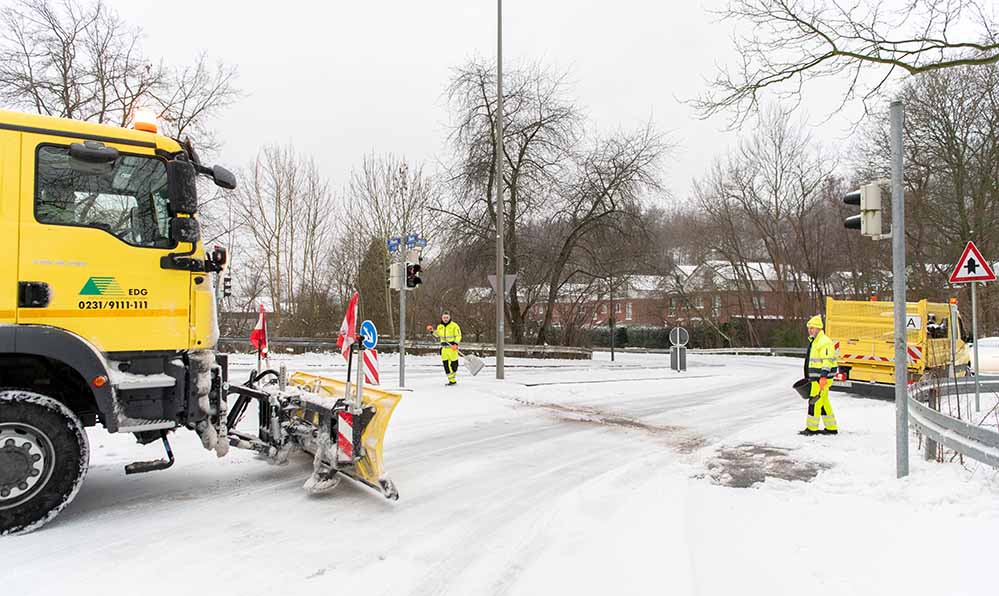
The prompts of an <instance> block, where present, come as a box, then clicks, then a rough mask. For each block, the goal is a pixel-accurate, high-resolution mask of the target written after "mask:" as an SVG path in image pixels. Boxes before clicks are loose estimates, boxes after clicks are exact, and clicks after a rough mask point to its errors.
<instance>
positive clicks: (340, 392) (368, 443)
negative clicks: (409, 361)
mask: <svg viewBox="0 0 999 596" xmlns="http://www.w3.org/2000/svg"><path fill="white" fill-rule="evenodd" d="M288 382H289V385H291V386H293V387H299V388H301V389H303V390H306V391H308V392H309V393H311V394H313V395H315V396H317V397H319V398H321V399H325V400H329V401H330V402H333V401H335V400H339V399H341V398H343V396H344V393H345V391H346V388H347V387H346V386H347V383H346V382H344V381H341V380H339V379H333V378H330V377H323V376H320V375H314V374H311V373H305V372H296V373H294V374H292V375H291V376H290V377H289V379H288ZM353 391H354V388H353V387H352V388H351V392H353ZM400 399H402V396H401V395H400V394H398V393H391V392H389V391H383V390H381V389H376V388H373V387H369V386H365V387H364V388H363V393H362V398H361V406H362V408H363V411H364V414H362V415H361V416H358V418H359V419H360V420H355V421H354V422H355V423H356V424H362V425H363V426H362V427H361V428H362V430H361V436H360V441H359V442H357V443H358V444H357V445H355V446H354V451H355V453H354V457H353V460H352V462H351V463H350V464H346V465H345V463H344V462H342V461H326V462H325V463H326V464H328V465H330V466H331V467H333V468H335V469H336V471H337V472H339V473H342V474H345V475H347V476H349V477H351V478H353V479H354V480H357V481H359V482H362V483H363V484H366V485H368V486H370V487H371V488H374V489H375V490H378V491H380V492H381V493H382V494H383V495H384V496H385V497H386V498H389V499H398V498H399V493H398V491H397V490H396V488H395V485H394V484H393V483H392V481H391V480H389V478H388V476H387V475H386V474H385V466H384V460H383V459H382V448H383V444H384V440H385V431H386V430H387V429H388V423H389V419H390V418H391V417H392V412H393V411H394V410H395V407H396V405H398V403H399V400H400ZM299 416H301V417H302V418H303V419H304V420H305V421H306V422H309V423H310V424H313V425H316V424H317V422H318V416H319V414H318V413H315V412H313V413H311V414H310V413H309V411H308V410H305V409H303V410H300V411H299ZM326 447H327V450H328V451H333V450H334V449H335V451H336V452H335V453H329V452H327V453H326V454H324V455H322V456H320V457H322V458H323V459H324V460H333V459H337V460H339V459H340V456H341V455H342V453H341V450H340V449H337V448H336V447H335V446H334V449H328V448H329V446H326ZM317 448H321V447H320V446H318V445H305V449H306V451H309V452H311V453H312V454H313V456H315V455H316V449H317Z"/></svg>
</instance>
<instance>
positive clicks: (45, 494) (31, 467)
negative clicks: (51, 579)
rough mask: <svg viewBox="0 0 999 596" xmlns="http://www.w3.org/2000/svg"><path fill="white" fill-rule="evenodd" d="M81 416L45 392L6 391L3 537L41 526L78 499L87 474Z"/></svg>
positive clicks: (0, 453)
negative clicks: (77, 494)
mask: <svg viewBox="0 0 999 596" xmlns="http://www.w3.org/2000/svg"><path fill="white" fill-rule="evenodd" d="M89 463H90V452H89V448H88V444H87V434H86V431H84V430H83V425H82V424H81V423H80V420H79V419H78V418H77V417H76V415H75V414H74V413H73V412H72V411H71V410H70V409H69V408H67V407H66V406H65V405H63V404H62V403H60V402H58V401H56V400H54V399H52V398H51V397H46V396H44V395H42V394H40V393H35V392H33V391H26V390H22V389H0V536H2V535H6V534H20V533H26V532H30V531H32V530H36V529H38V528H40V527H41V526H43V525H44V524H45V523H47V522H48V521H50V520H51V519H52V518H54V517H55V516H56V514H58V513H59V512H60V511H62V510H63V508H65V507H66V505H69V503H70V502H71V501H72V500H73V498H74V497H76V493H77V491H79V489H80V484H82V482H83V477H84V476H86V474H87V467H88V465H89Z"/></svg>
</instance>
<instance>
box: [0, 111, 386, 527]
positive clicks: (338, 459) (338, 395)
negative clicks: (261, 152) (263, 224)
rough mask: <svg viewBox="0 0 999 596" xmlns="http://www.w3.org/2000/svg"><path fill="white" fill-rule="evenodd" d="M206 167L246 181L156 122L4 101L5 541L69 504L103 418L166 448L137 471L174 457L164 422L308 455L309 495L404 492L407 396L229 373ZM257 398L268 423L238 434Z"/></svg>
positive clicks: (0, 305) (210, 441)
mask: <svg viewBox="0 0 999 596" xmlns="http://www.w3.org/2000/svg"><path fill="white" fill-rule="evenodd" d="M198 176H204V177H206V178H209V179H211V180H213V181H214V182H215V184H217V185H218V186H220V187H222V188H226V189H232V188H235V186H236V179H235V177H234V176H233V175H232V173H230V172H229V171H227V170H225V169H224V168H221V167H219V166H214V167H208V166H205V165H203V164H202V163H201V162H200V160H199V159H198V156H197V154H196V153H195V150H194V147H193V146H192V145H191V143H190V142H184V143H181V142H179V141H177V140H175V139H171V138H169V137H167V136H163V135H160V134H158V133H157V132H156V126H155V122H138V121H137V122H136V124H135V126H134V128H133V129H125V128H118V127H112V126H103V125H97V124H92V123H86V122H77V121H72V120H65V119H59V118H50V117H43V116H35V115H27V114H20V113H14V112H6V111H0V252H2V253H3V254H5V255H6V256H5V257H4V258H3V259H2V260H0V275H2V278H3V279H5V280H6V281H5V282H3V283H6V284H8V285H7V290H6V291H5V292H2V293H0V534H9V533H20V532H26V531H30V530H32V529H34V528H37V527H40V526H41V525H42V524H44V523H45V522H47V521H48V520H50V519H52V518H53V517H54V516H55V515H56V514H57V513H58V512H59V511H60V510H61V509H63V508H64V507H65V506H66V505H67V504H68V503H69V502H70V501H72V499H73V497H74V496H75V495H76V492H77V491H78V490H79V487H80V484H81V482H82V481H83V478H84V476H85V475H86V472H87V467H88V465H89V458H88V455H89V454H88V445H87V435H86V432H85V431H84V428H85V427H88V426H95V425H97V424H98V423H99V424H101V425H103V426H104V428H106V429H107V430H108V431H109V432H112V433H132V434H134V435H135V437H136V439H137V440H138V442H139V443H141V444H148V443H153V442H162V444H163V446H164V448H165V449H166V456H165V458H163V459H155V460H151V461H141V462H134V463H131V464H129V465H128V466H126V467H125V472H126V473H128V474H132V473H138V472H149V471H153V470H162V469H165V468H168V467H170V465H172V464H173V460H174V458H173V452H172V451H171V449H170V444H169V441H168V433H170V432H171V431H173V430H175V429H179V428H186V429H190V430H192V431H194V432H195V433H197V434H198V436H199V437H200V439H201V442H202V444H203V445H204V447H205V448H206V449H210V450H214V451H215V452H216V453H217V454H218V455H219V456H220V457H221V456H223V455H225V454H226V453H227V452H228V450H229V447H230V446H233V447H239V448H246V449H251V450H253V451H255V452H257V453H259V454H260V455H261V456H263V457H265V458H269V459H271V460H274V461H277V462H280V461H283V460H284V459H285V458H287V457H288V455H289V453H290V452H291V451H293V450H295V449H303V450H305V451H308V452H309V453H311V454H313V458H314V466H313V467H314V473H313V475H312V476H311V477H310V478H309V479H308V480H307V481H306V483H305V486H306V488H307V489H309V490H312V491H319V490H325V489H329V488H332V486H334V485H335V484H336V483H337V482H338V481H339V479H340V477H341V476H342V475H345V476H348V477H350V478H353V479H354V480H356V481H359V482H362V483H364V484H366V485H368V486H370V487H372V488H373V489H375V490H377V491H378V492H380V493H381V494H382V495H384V496H385V497H387V498H391V499H395V498H397V497H398V492H397V491H396V489H395V486H394V485H393V484H392V482H391V481H390V480H389V479H388V478H387V477H386V476H385V475H384V472H383V470H382V457H381V449H382V439H383V435H384V432H385V428H386V426H387V424H388V419H389V417H390V416H391V414H392V411H393V409H394V408H395V405H396V403H397V402H398V400H399V395H398V394H395V393H388V392H384V391H379V390H376V389H370V388H365V387H363V385H362V384H361V381H362V380H363V377H362V376H361V375H360V374H358V376H357V382H356V383H349V380H348V382H344V381H338V380H335V379H329V378H324V377H318V376H314V375H306V374H303V373H296V374H293V375H291V376H290V377H289V376H288V375H287V374H286V373H285V371H283V370H280V371H277V370H263V371H254V372H253V373H252V374H251V375H250V378H249V379H248V381H247V382H246V383H245V384H242V385H237V384H231V383H229V379H228V372H227V361H226V357H225V355H222V354H217V353H216V352H215V349H214V348H215V344H216V340H217V339H218V325H217V322H216V306H215V305H216V296H215V290H214V287H215V286H216V285H217V284H216V282H217V279H214V278H215V277H217V276H218V274H219V273H220V272H221V271H223V270H224V269H225V267H226V264H227V261H228V257H227V254H226V250H225V249H224V248H220V247H216V248H215V249H213V251H212V252H211V253H210V254H208V253H206V251H205V247H204V245H203V243H202V240H201V234H200V226H199V223H198V217H197V213H198V200H197V193H196V179H197V177H198ZM355 346H356V349H357V350H361V351H363V347H362V345H361V342H356V343H355ZM358 361H360V360H359V356H358ZM356 368H357V372H358V373H360V372H361V368H363V367H356ZM254 402H256V407H257V409H258V419H259V428H258V429H257V432H256V433H252V432H242V431H240V430H237V429H235V428H234V427H235V426H236V423H237V421H239V420H240V419H241V418H242V417H243V415H244V414H245V413H246V411H247V409H248V408H250V407H251V405H253V404H254ZM230 403H232V407H231V408H229V404H230Z"/></svg>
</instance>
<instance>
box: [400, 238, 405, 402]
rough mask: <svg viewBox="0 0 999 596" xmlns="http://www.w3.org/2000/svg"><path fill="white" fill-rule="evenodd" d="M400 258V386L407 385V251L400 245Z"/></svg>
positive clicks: (402, 240) (401, 240) (401, 239)
mask: <svg viewBox="0 0 999 596" xmlns="http://www.w3.org/2000/svg"><path fill="white" fill-rule="evenodd" d="M399 239H400V242H405V241H406V230H405V229H403V230H402V233H401V234H399ZM399 258H400V259H401V262H402V263H403V266H402V267H403V279H402V283H401V284H400V286H399V387H400V388H401V387H405V386H406V274H405V268H406V265H405V263H406V253H405V252H404V251H403V250H402V247H401V246H400V247H399Z"/></svg>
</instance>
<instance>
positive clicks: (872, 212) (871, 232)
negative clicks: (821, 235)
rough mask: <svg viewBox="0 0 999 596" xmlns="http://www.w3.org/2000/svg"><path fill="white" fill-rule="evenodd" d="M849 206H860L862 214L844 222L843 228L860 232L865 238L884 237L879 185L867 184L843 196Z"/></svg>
mask: <svg viewBox="0 0 999 596" xmlns="http://www.w3.org/2000/svg"><path fill="white" fill-rule="evenodd" d="M843 202H844V203H846V204H847V205H858V206H860V214H859V215H852V216H850V217H848V218H846V219H845V220H844V221H843V226H844V227H846V228H847V229H849V230H860V233H861V234H863V235H864V236H869V237H871V238H874V239H875V240H877V239H880V238H882V237H883V235H882V234H881V186H880V185H879V184H878V183H876V182H875V183H871V184H865V185H863V186H861V187H860V189H858V190H855V191H853V192H850V193H847V194H845V195H843Z"/></svg>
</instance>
